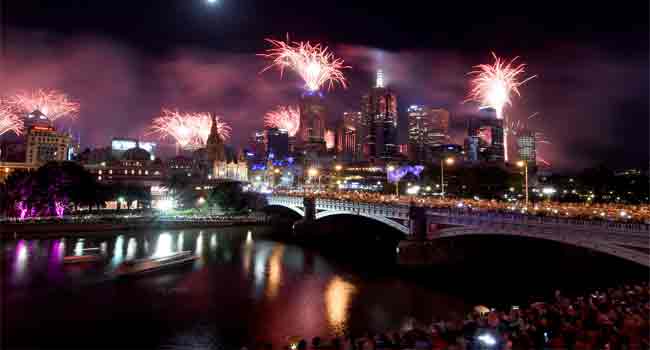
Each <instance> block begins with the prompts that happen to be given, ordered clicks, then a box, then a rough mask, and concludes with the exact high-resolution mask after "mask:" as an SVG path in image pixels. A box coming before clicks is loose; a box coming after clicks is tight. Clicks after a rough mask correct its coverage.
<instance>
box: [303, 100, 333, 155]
mask: <svg viewBox="0 0 650 350" xmlns="http://www.w3.org/2000/svg"><path fill="white" fill-rule="evenodd" d="M326 114H327V110H326V108H325V104H324V101H323V95H322V94H321V93H320V92H319V91H313V92H311V91H309V92H305V93H304V94H303V95H302V97H301V98H300V130H298V134H297V139H298V140H297V141H298V143H299V144H301V145H302V146H303V147H307V148H310V149H312V148H319V145H323V149H324V147H325V146H324V145H325V120H326Z"/></svg>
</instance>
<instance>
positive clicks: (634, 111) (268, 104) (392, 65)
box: [0, 4, 648, 169]
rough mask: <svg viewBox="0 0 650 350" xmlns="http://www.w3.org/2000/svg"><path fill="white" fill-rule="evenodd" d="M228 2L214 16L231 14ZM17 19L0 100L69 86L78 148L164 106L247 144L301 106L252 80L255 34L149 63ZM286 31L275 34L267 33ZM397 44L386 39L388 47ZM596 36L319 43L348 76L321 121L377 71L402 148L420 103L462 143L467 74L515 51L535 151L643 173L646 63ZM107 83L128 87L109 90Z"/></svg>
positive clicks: (270, 82) (559, 160) (572, 163)
mask: <svg viewBox="0 0 650 350" xmlns="http://www.w3.org/2000/svg"><path fill="white" fill-rule="evenodd" d="M26 6H27V5H26ZM197 6H198V5H197ZM228 6H229V5H227V4H224V7H223V8H222V9H221V10H211V11H228V10H233V9H232V8H228ZM19 12H20V11H16V12H14V13H19ZM185 15H188V14H185ZM95 16H97V15H95ZM16 22H17V23H16V24H15V25H14V26H12V27H11V32H10V39H9V42H10V44H11V43H12V42H21V45H20V46H17V45H15V44H14V45H10V46H9V47H10V50H9V53H8V56H7V57H8V61H9V63H8V64H3V68H6V70H5V72H3V74H4V75H5V76H6V77H7V79H6V81H7V82H8V84H6V85H4V84H3V86H2V87H0V90H1V91H0V93H1V94H6V93H8V92H15V91H16V90H19V89H20V90H22V89H36V88H41V87H43V88H59V89H61V90H63V91H65V92H66V93H68V94H69V95H70V96H71V97H72V98H74V99H76V100H78V101H79V102H80V103H81V111H80V116H81V117H80V118H78V119H77V120H75V121H74V122H72V121H70V122H68V121H65V122H64V123H65V128H66V129H67V128H68V127H72V128H73V130H75V131H77V132H79V133H80V134H81V136H82V144H84V145H97V146H102V145H108V144H109V142H110V139H111V138H112V137H142V136H143V135H144V134H145V133H144V130H145V129H146V128H147V127H148V123H150V121H151V119H152V118H153V116H155V115H156V114H157V113H158V112H159V110H160V108H161V107H162V106H170V107H174V108H180V109H184V110H191V111H197V112H198V111H206V112H207V111H210V112H212V111H214V112H216V113H218V114H220V115H222V116H223V118H224V120H226V121H227V122H229V123H231V125H232V126H233V140H232V143H233V144H234V145H236V146H244V145H245V144H246V142H247V139H248V138H249V136H250V134H251V133H252V132H253V131H255V130H261V129H262V128H263V116H264V114H265V113H266V112H267V111H268V110H269V109H271V108H273V107H274V106H276V105H280V104H284V105H287V104H296V103H297V102H298V99H299V96H298V93H297V92H296V91H298V89H299V88H300V87H301V86H302V83H301V81H300V79H299V78H298V77H296V76H295V75H293V74H291V73H287V76H286V77H285V78H283V79H279V77H278V76H277V75H275V74H259V72H260V70H261V69H262V68H263V67H264V66H265V64H266V62H264V60H263V59H260V58H259V57H255V54H254V53H252V52H248V51H252V50H254V49H258V48H260V47H263V45H264V42H263V38H262V37H260V38H259V39H258V40H259V43H256V44H255V45H257V46H253V47H251V46H246V47H247V49H245V50H244V51H247V52H241V51H242V50H241V49H242V47H239V49H238V50H237V51H239V52H237V53H232V52H230V53H228V52H224V49H223V48H218V49H213V48H211V47H210V46H211V44H210V43H208V44H206V45H205V47H203V48H198V47H197V45H188V44H186V43H183V42H182V40H176V41H175V40H171V43H169V46H170V47H171V48H170V49H169V50H163V53H161V54H160V55H156V56H159V57H156V58H153V55H152V54H151V53H152V52H154V51H155V50H153V51H152V50H150V48H145V49H142V48H136V47H135V46H134V45H133V44H132V43H128V42H126V41H124V40H120V39H119V36H117V38H116V39H115V40H112V39H107V37H108V36H107V35H102V33H97V32H93V30H92V28H91V29H88V28H83V29H82V30H81V32H82V33H83V34H79V33H73V34H70V33H59V34H44V33H43V32H41V33H38V32H37V30H38V29H35V28H33V27H32V28H30V25H25V24H24V23H23V24H22V25H21V23H20V22H21V21H20V18H18V19H17V20H16ZM10 24H13V23H11V21H10ZM82 27H83V26H82ZM109 31H110V30H109ZM309 32H310V31H308V30H307V31H305V33H302V32H300V31H297V30H295V29H294V30H292V31H291V32H290V34H291V37H292V39H293V38H295V39H296V40H305V41H306V40H311V39H314V38H316V39H317V38H318V37H319V35H313V37H310V34H312V33H309ZM104 34H105V33H104ZM285 34H286V33H283V32H278V33H273V35H272V37H275V38H282V37H283V36H284V35H285ZM610 35H613V34H610ZM376 36H380V35H368V38H369V39H372V40H377V39H376V38H375V37H376ZM178 41H180V43H179V42H178ZM394 41H395V39H394V38H393V39H391V40H387V44H386V46H387V47H388V46H391V43H393V42H394ZM591 41H592V40H584V39H583V40H575V41H574V42H573V43H571V42H570V40H566V43H565V44H564V45H559V46H558V47H557V48H555V49H554V52H553V53H552V55H551V54H548V53H547V52H546V51H545V50H544V48H543V47H538V48H534V47H533V48H530V47H528V48H526V49H525V50H522V51H521V52H516V49H517V45H516V44H513V45H511V47H512V49H510V50H508V49H504V48H503V47H497V48H496V49H495V48H494V47H489V46H488V45H487V44H486V45H478V44H476V45H475V46H483V49H482V50H480V49H477V48H470V49H468V48H467V47H466V45H464V44H462V45H459V47H458V49H449V48H448V47H444V46H445V45H441V48H437V47H436V46H432V47H431V49H428V50H426V49H422V48H417V47H416V48H413V47H412V48H408V47H406V46H407V45H408V43H405V47H402V48H399V51H395V50H392V51H387V50H382V49H379V48H373V47H369V46H364V45H360V44H359V43H358V42H357V43H355V42H352V40H351V41H350V42H346V41H345V40H336V41H334V40H331V41H329V40H328V41H326V42H324V44H325V45H327V46H328V47H329V48H330V50H332V51H333V52H334V53H335V54H336V55H337V56H338V57H341V58H343V59H344V60H345V62H346V64H349V65H350V66H352V69H350V70H349V71H346V76H347V77H348V80H349V85H350V86H349V88H348V89H341V88H339V89H336V90H334V91H331V92H325V94H326V103H327V105H328V112H329V113H328V116H327V122H326V125H327V127H329V128H333V127H334V126H335V123H336V121H338V120H339V119H341V118H342V115H343V112H344V111H353V110H358V109H359V104H360V100H361V96H363V95H364V94H366V93H367V92H368V91H369V90H370V88H371V87H372V86H373V85H374V79H375V71H376V70H377V69H379V68H381V69H382V70H383V71H384V75H385V80H386V85H387V86H389V87H390V88H391V89H392V90H393V91H395V92H396V94H397V95H398V96H399V97H398V111H399V128H400V135H399V138H398V140H399V143H406V131H405V129H406V125H407V119H406V109H407V108H408V106H410V105H412V104H421V105H430V106H433V107H438V108H445V109H448V110H449V111H450V112H451V127H450V133H451V136H452V139H453V141H454V142H455V143H458V144H462V137H463V136H464V135H465V132H466V131H465V127H464V126H465V122H466V117H467V116H468V115H471V114H472V113H475V111H476V107H477V106H476V105H475V104H472V103H465V104H463V103H461V102H462V101H463V99H464V97H465V95H466V93H467V89H468V77H467V76H466V73H467V72H469V71H470V70H471V67H472V66H474V65H476V64H480V63H487V62H489V60H490V58H491V57H490V52H491V51H492V50H493V49H495V51H496V53H497V54H499V55H507V57H509V58H511V57H514V55H520V56H522V59H523V61H524V62H526V63H527V64H528V70H529V71H530V72H531V74H536V75H538V78H536V79H535V80H533V81H531V82H529V83H528V84H527V85H526V86H525V87H524V88H523V89H525V92H524V95H523V97H522V98H516V99H515V101H514V102H515V103H514V106H513V107H511V108H510V109H509V113H511V114H512V115H514V116H517V117H518V118H519V119H525V116H528V115H530V114H533V113H535V112H539V116H538V117H536V118H533V119H532V120H531V121H530V125H529V127H530V128H532V129H536V130H541V131H543V132H544V134H545V135H546V137H547V138H549V139H550V140H551V141H552V144H551V145H545V146H543V149H541V150H540V153H541V154H542V155H543V156H544V158H545V159H549V160H550V161H551V162H552V163H553V165H554V166H555V167H556V168H558V169H567V168H571V167H578V168H581V167H587V166H595V165H598V164H599V163H606V164H608V165H611V166H612V167H616V168H620V167H633V166H643V165H645V164H647V162H648V150H647V147H645V143H647V142H646V140H647V122H648V115H647V110H648V108H647V105H648V101H647V88H648V86H647V85H648V84H647V76H648V74H647V72H648V67H647V60H646V61H644V60H643V56H644V55H643V54H640V53H639V52H640V50H639V48H638V47H635V45H633V44H628V45H627V46H626V48H627V50H625V51H630V52H632V54H628V55H625V56H626V57H624V58H621V57H619V56H622V55H623V53H620V54H619V53H611V52H610V51H608V50H605V49H602V48H596V47H595V46H594V45H593V43H592V42H591ZM510 42H511V43H512V40H510ZM44 43H47V44H44ZM625 43H627V41H625ZM571 44H572V45H571ZM30 46H32V47H30ZM33 46H39V47H38V48H34V47H33ZM44 46H48V48H43V47H44ZM198 46H201V45H198ZM637 46H638V44H637ZM499 49H500V50H499ZM621 51H623V50H621ZM511 55H512V56H511ZM24 57H32V59H31V63H24V62H25V60H24V59H23V58H24ZM97 60H99V62H103V63H104V64H103V65H102V66H103V67H105V69H103V70H99V71H98V70H96V69H95V64H91V63H89V62H93V61H97ZM594 72H598V74H594ZM112 82H119V85H121V86H122V87H123V88H119V89H116V88H115V87H109V85H110V84H111V83H112ZM558 91H560V92H561V93H558ZM242 106H245V107H242ZM126 120H128V121H129V122H130V123H129V124H128V126H126V123H124V121H126ZM586 125H588V126H589V127H585V126H586ZM95 126H99V127H95ZM630 140H634V141H633V142H634V145H631V144H630ZM636 140H638V141H636ZM511 148H512V146H511ZM511 151H513V150H512V149H511Z"/></svg>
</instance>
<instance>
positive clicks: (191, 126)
mask: <svg viewBox="0 0 650 350" xmlns="http://www.w3.org/2000/svg"><path fill="white" fill-rule="evenodd" d="M215 119H216V121H217V131H218V133H219V136H220V137H221V139H222V140H227V139H228V138H229V137H230V132H231V130H232V129H231V128H230V126H228V124H226V123H225V122H224V121H222V120H221V118H219V117H215ZM211 128H212V116H211V114H210V113H184V112H179V111H178V110H169V109H163V110H162V114H161V115H160V116H159V117H157V118H155V119H154V121H153V124H152V126H151V131H152V133H155V134H159V135H160V137H161V138H167V137H171V138H173V139H174V140H175V141H176V143H178V145H179V146H180V147H181V148H183V149H189V150H193V149H199V148H202V147H204V146H205V144H206V142H207V140H208V137H209V136H210V130H211Z"/></svg>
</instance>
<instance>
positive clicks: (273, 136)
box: [266, 128, 289, 159]
mask: <svg viewBox="0 0 650 350" xmlns="http://www.w3.org/2000/svg"><path fill="white" fill-rule="evenodd" d="M266 143H267V144H266V150H267V153H268V155H269V157H270V155H271V154H273V158H274V159H283V158H286V157H287V156H288V155H289V133H288V132H287V131H286V130H284V129H278V128H268V129H266Z"/></svg>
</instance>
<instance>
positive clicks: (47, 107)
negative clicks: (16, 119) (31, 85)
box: [9, 89, 79, 122]
mask: <svg viewBox="0 0 650 350" xmlns="http://www.w3.org/2000/svg"><path fill="white" fill-rule="evenodd" d="M9 103H10V104H11V105H13V108H15V110H16V111H18V112H19V113H25V114H30V113H33V112H35V111H39V112H41V113H42V114H43V115H45V116H46V117H47V119H49V120H50V121H52V122H53V121H55V120H57V119H59V118H63V117H71V118H74V117H76V116H77V113H78V112H79V103H77V102H73V101H71V100H70V99H69V98H68V96H67V95H66V94H64V93H62V92H60V91H57V90H43V89H39V90H36V91H33V92H31V93H28V92H21V93H19V94H16V95H15V96H13V97H11V98H10V99H9Z"/></svg>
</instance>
